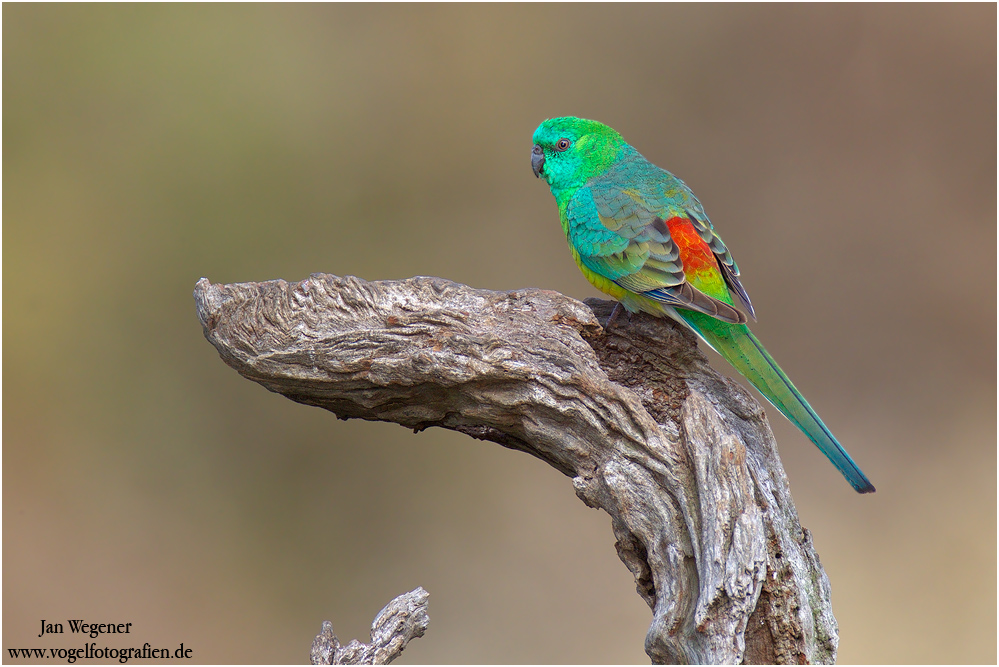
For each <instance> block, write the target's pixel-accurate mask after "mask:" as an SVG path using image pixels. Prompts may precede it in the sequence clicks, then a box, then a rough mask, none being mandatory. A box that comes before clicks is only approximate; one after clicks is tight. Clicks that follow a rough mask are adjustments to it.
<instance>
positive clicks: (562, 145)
mask: <svg viewBox="0 0 999 667" xmlns="http://www.w3.org/2000/svg"><path fill="white" fill-rule="evenodd" d="M569 143H570V142H569V140H568V139H566V138H565V137H562V138H561V139H559V140H558V141H556V142H555V150H557V151H558V152H560V153H561V152H562V151H567V150H569Z"/></svg>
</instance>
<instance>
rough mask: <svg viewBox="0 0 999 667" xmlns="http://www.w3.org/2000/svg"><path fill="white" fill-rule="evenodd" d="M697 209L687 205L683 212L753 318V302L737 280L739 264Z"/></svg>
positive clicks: (706, 218) (709, 222)
mask: <svg viewBox="0 0 999 667" xmlns="http://www.w3.org/2000/svg"><path fill="white" fill-rule="evenodd" d="M698 209H700V206H698V207H696V209H695V208H694V207H689V208H686V209H684V211H683V212H684V213H686V214H687V215H686V217H687V218H688V219H689V220H690V222H691V223H692V224H693V225H694V229H696V230H697V233H698V235H699V236H700V237H701V238H702V239H703V240H704V242H705V243H707V244H708V247H709V248H711V252H713V253H714V255H715V259H717V260H718V266H720V267H721V270H722V275H723V276H724V277H725V283H726V284H727V285H728V287H729V289H730V290H732V292H734V293H735V295H736V296H737V297H738V299H739V301H740V302H742V305H743V306H745V307H746V310H747V311H748V312H749V316H750V317H752V318H753V319H754V320H755V319H756V311H755V310H754V309H753V303H752V302H751V301H750V300H749V295H748V294H747V293H746V288H745V287H743V286H742V283H741V282H739V266H738V265H737V264H736V263H735V260H734V259H733V258H732V253H730V252H729V251H728V248H727V247H725V243H724V241H722V240H721V237H720V236H718V233H717V232H715V228H714V225H712V224H711V221H710V220H709V219H708V216H706V215H704V212H703V211H700V210H698Z"/></svg>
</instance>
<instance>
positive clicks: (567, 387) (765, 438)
mask: <svg viewBox="0 0 999 667" xmlns="http://www.w3.org/2000/svg"><path fill="white" fill-rule="evenodd" d="M195 300H196V303H197V308H198V316H199V318H200V319H201V322H202V325H203V327H204V332H205V336H206V337H207V338H208V340H209V341H210V342H211V343H212V344H213V345H214V346H215V347H216V349H217V350H218V352H219V354H220V355H221V357H222V359H223V360H224V361H225V362H226V363H227V364H228V365H229V366H231V367H232V368H234V369H235V370H236V371H237V372H239V373H240V374H241V375H243V376H244V377H246V378H248V379H251V380H253V381H255V382H258V383H260V384H262V385H263V386H265V387H267V388H268V389H270V390H271V391H275V392H278V393H280V394H283V395H284V396H287V397H288V398H290V399H292V400H294V401H298V402H300V403H305V404H308V405H315V406H319V407H322V408H325V409H327V410H330V411H332V412H334V413H335V414H336V415H337V416H338V417H340V418H342V419H349V418H352V417H358V418H361V419H370V420H382V421H391V422H395V423H398V424H401V425H403V426H406V427H408V428H412V429H415V430H422V429H425V428H428V427H430V426H440V427H443V428H449V429H453V430H456V431H460V432H462V433H467V434H468V435H471V436H473V437H475V438H479V439H483V440H491V441H493V442H497V443H499V444H501V445H503V446H504V447H510V448H513V449H518V450H521V451H524V452H527V453H529V454H531V455H533V456H536V457H537V458H539V459H541V460H543V461H545V462H546V463H548V464H549V465H551V466H553V467H555V468H556V469H558V470H560V471H561V472H563V473H565V474H566V475H568V476H569V477H571V478H572V481H573V486H574V488H575V491H576V494H577V495H578V496H579V498H580V499H582V500H583V502H585V503H586V504H587V505H589V506H591V507H596V508H600V509H603V510H604V511H606V512H607V513H608V514H609V515H610V516H611V526H612V528H613V531H614V536H615V537H616V539H617V544H616V547H617V551H618V555H619V556H620V558H621V560H622V561H623V562H624V564H625V565H626V566H627V567H628V569H629V570H631V572H632V573H633V574H634V576H635V581H636V584H637V588H638V593H639V594H640V595H641V596H642V598H643V599H644V600H645V601H646V602H647V603H648V604H649V607H650V608H651V609H652V624H651V626H650V628H649V630H648V633H647V635H646V640H645V650H646V652H647V653H648V655H649V656H650V657H651V658H652V661H653V662H655V663H739V662H742V661H744V660H745V661H747V662H753V663H759V662H767V663H772V662H776V663H780V664H787V663H801V662H809V663H831V662H834V661H835V656H836V647H837V641H838V635H837V626H836V620H835V618H834V617H833V615H832V608H831V604H830V592H829V581H828V579H827V577H826V574H825V572H824V571H823V569H822V566H821V564H820V563H819V559H818V556H817V554H816V553H815V550H814V549H813V547H812V543H811V540H810V538H809V535H808V533H807V531H805V530H803V529H802V528H801V526H800V524H799V522H798V517H797V513H796V511H795V508H794V504H793V502H792V500H791V495H790V491H789V489H788V484H787V478H786V476H785V474H784V470H783V467H782V466H781V463H780V458H779V457H778V454H777V448H776V444H775V442H774V438H773V434H772V433H771V431H770V427H769V424H768V422H767V419H766V416H765V415H764V412H763V410H762V409H761V408H760V406H759V404H758V403H757V402H756V401H755V400H754V399H753V398H752V396H751V395H750V394H749V392H748V391H746V390H745V389H743V388H742V387H741V386H740V385H738V384H737V383H734V382H731V381H729V380H728V379H726V378H724V377H722V376H721V375H719V374H718V373H717V372H715V371H714V370H713V369H712V368H711V367H710V366H709V365H708V363H707V360H706V359H705V357H704V356H703V355H702V354H701V353H700V352H699V351H698V349H697V343H696V339H695V338H694V337H693V335H692V334H690V333H688V332H687V331H686V330H684V329H683V328H682V327H680V326H679V325H677V324H674V323H673V322H672V321H670V320H664V319H656V318H652V317H648V316H645V315H635V316H633V317H631V318H628V317H627V316H625V317H622V318H619V320H618V322H617V323H616V324H615V325H614V326H613V327H612V328H611V329H610V331H605V330H604V329H603V328H602V327H601V325H600V321H599V320H602V321H606V319H607V317H608V316H609V314H610V311H611V306H612V305H613V304H612V303H610V302H606V301H599V300H588V301H587V304H583V303H580V302H579V301H575V300H573V299H570V298H568V297H565V296H563V295H561V294H558V293H556V292H550V291H544V290H537V289H525V290H515V291H512V292H493V291H487V290H477V289H473V288H470V287H467V286H465V285H460V284H456V283H453V282H450V281H447V280H443V279H441V278H425V277H418V278H412V279H409V280H401V281H384V282H366V281H363V280H360V279H358V278H353V277H346V278H340V277H337V276H332V275H318V274H317V275H313V276H312V277H310V278H308V279H306V280H303V281H301V282H299V283H287V282H285V281H283V280H277V281H270V282H264V283H243V284H235V285H212V284H210V283H209V282H208V281H207V280H206V279H202V280H201V281H199V282H198V285H197V288H196V290H195ZM598 318H599V320H598Z"/></svg>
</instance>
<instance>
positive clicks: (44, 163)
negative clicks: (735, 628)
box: [3, 4, 996, 663]
mask: <svg viewBox="0 0 999 667" xmlns="http://www.w3.org/2000/svg"><path fill="white" fill-rule="evenodd" d="M995 26H996V7H995V5H993V4H983V5H975V6H968V5H963V6H962V5H919V6H913V5H891V6H869V5H835V6H799V5H779V6H766V7H763V6H756V5H736V6H730V5H727V6H716V5H684V6H659V5H642V6H627V5H614V6H607V5H586V6H576V5H531V6H522V5H502V6H487V5H474V6H468V5H446V6H413V5H407V6H394V5H375V6H367V5H349V6H336V5H333V6H327V5H306V6H298V5H280V6H274V5H252V6H244V5H182V6H177V5H142V6H136V5H111V6H102V5H71V6H67V5H9V4H5V5H4V7H3V84H4V85H3V93H4V95H3V101H4V105H3V112H4V114H3V158H4V161H3V167H4V170H3V186H4V190H3V194H4V195H5V196H4V198H3V214H4V216H3V218H4V219H3V222H4V223H5V224H4V225H3V241H4V246H3V260H4V261H3V279H4V290H3V297H4V309H3V314H4V315H5V316H6V317H5V319H4V325H5V326H4V331H3V333H4V334H5V335H4V339H3V352H4V355H3V356H4V361H5V362H6V363H5V365H4V368H3V380H4V388H5V389H6V394H5V396H4V401H3V407H4V421H3V547H4V548H3V621H4V623H3V650H4V658H5V660H7V661H10V658H9V657H8V656H7V653H6V651H7V649H9V648H19V647H24V648H27V647H59V646H63V647H74V646H82V644H83V640H82V639H80V638H79V637H78V636H70V635H68V634H67V635H65V636H61V637H51V636H50V637H44V638H41V639H39V638H37V634H38V632H39V628H40V621H41V619H47V620H48V621H50V622H52V621H61V622H65V619H69V618H83V619H86V620H88V621H94V622H109V621H110V622H132V623H133V626H132V634H130V635H128V636H127V641H121V640H118V639H117V638H114V637H112V638H110V639H107V638H102V639H101V640H100V642H99V645H102V646H103V645H107V646H110V647H122V646H130V645H136V646H141V644H142V643H143V642H150V643H151V644H153V645H154V646H164V647H175V646H177V645H179V644H180V643H181V642H184V644H185V647H187V648H191V649H193V651H194V652H193V657H194V660H195V661H196V662H207V663H217V662H228V661H236V662H251V663H252V662H306V661H307V660H308V651H309V646H310V643H311V641H312V638H313V637H314V635H315V634H316V632H318V630H319V627H320V623H321V621H322V620H323V619H330V620H332V621H333V624H334V627H335V629H336V631H337V632H338V634H339V636H340V638H341V639H342V640H344V641H347V640H349V639H351V638H354V637H357V638H360V639H362V640H366V639H367V629H368V626H369V624H370V622H371V620H372V618H373V617H374V615H375V613H376V612H377V611H378V610H379V609H380V608H381V607H382V606H383V605H384V604H385V603H386V602H388V601H389V600H390V599H391V598H392V597H394V596H395V595H398V594H400V593H403V592H405V591H408V590H411V589H412V588H415V587H416V586H418V585H422V586H423V587H425V588H426V589H427V590H428V591H429V592H430V596H431V603H430V616H431V623H430V628H429V631H428V633H427V636H426V637H424V638H423V639H420V640H417V641H416V642H414V643H413V644H412V645H411V646H410V648H408V649H407V651H406V654H405V655H404V656H403V661H405V662H409V663H419V662H443V663H448V662H645V661H646V660H647V658H646V656H645V654H644V652H643V649H642V642H643V639H644V636H645V631H646V629H647V627H648V623H649V621H650V618H651V616H650V612H649V610H648V608H647V607H646V606H645V605H644V603H643V602H642V601H641V600H640V598H639V597H638V595H637V594H636V593H635V592H634V584H633V581H632V577H631V575H630V574H629V573H628V571H627V570H626V568H625V567H624V565H623V564H621V563H620V562H619V561H618V559H617V557H616V555H615V551H614V546H613V537H612V534H611V530H610V522H609V520H608V517H607V516H606V515H605V514H603V513H600V512H597V511H594V510H591V509H588V508H586V507H585V506H584V505H583V504H582V503H581V502H580V501H579V500H578V499H576V497H575V496H574V494H573V491H572V486H571V483H570V480H569V479H568V478H565V477H563V476H561V475H560V474H559V473H557V472H555V471H554V470H551V469H549V468H547V467H546V466H545V465H544V464H542V463H540V462H539V461H536V460H534V459H531V458H529V457H527V456H525V455H523V454H520V453H516V452H512V451H508V450H505V449H503V448H501V447H499V446H497V445H494V444H491V443H484V442H479V441H475V440H472V439H470V438H466V437H463V436H460V435H458V434H454V433H450V432H444V431H440V430H430V431H428V432H424V433H421V434H419V435H414V434H413V433H412V432H409V431H406V430H404V429H402V428H399V427H397V426H394V425H390V424H380V423H367V422H340V421H338V420H336V419H335V418H334V416H333V415H332V414H330V413H326V412H323V411H321V410H318V409H315V408H307V407H304V406H301V405H297V404H294V403H292V402H290V401H288V400H286V399H284V398H281V397H279V396H277V395H274V394H270V393H268V392H267V391H265V390H264V389H263V388H261V387H259V386H257V385H255V384H253V383H250V382H248V381H246V380H244V379H242V378H240V377H239V376H238V375H237V374H236V373H235V372H233V371H232V370H230V369H229V368H227V367H226V366H225V365H224V364H223V363H222V362H221V361H220V360H219V358H218V355H217V354H216V352H215V350H214V349H213V348H212V347H211V346H210V345H209V344H208V343H207V342H206V341H205V339H204V338H203V336H202V333H201V328H200V325H199V323H198V320H197V317H196V315H195V311H194V304H193V300H192V297H191V292H192V290H193V288H194V284H195V282H196V281H197V280H198V278H200V277H202V276H205V277H207V278H209V279H210V280H212V281H213V282H239V281H255V280H266V279H272V278H285V279H288V280H300V279H302V278H305V277H307V276H308V275H309V274H310V273H312V272H328V273H335V274H338V275H346V274H351V275H356V276H360V277H362V278H366V279H369V280H375V279H390V278H405V277H409V276H413V275H437V276H443V277H445V278H449V279H451V280H455V281H459V282H464V283H468V284H470V285H473V286H476V287H481V288H491V289H497V290H503V289H513V288H520V287H543V288H548V289H555V290H559V291H561V292H564V293H566V294H569V295H571V296H574V297H577V298H583V297H586V296H590V295H592V294H594V291H593V290H592V288H591V287H590V286H589V285H588V284H587V283H586V282H585V280H584V279H583V278H582V276H580V275H579V273H578V271H577V270H576V268H575V266H574V265H573V262H572V260H571V258H570V256H569V253H568V251H567V249H566V246H565V240H564V238H563V236H562V232H561V230H560V227H559V223H558V219H557V212H556V207H555V203H554V200H553V199H552V197H551V195H550V193H549V192H548V190H547V187H546V186H545V185H544V183H542V182H539V181H537V180H535V179H534V177H533V176H532V174H531V171H530V166H529V158H528V155H529V153H530V148H531V133H532V132H533V130H534V128H535V127H536V126H537V125H538V123H539V122H540V121H541V120H543V119H544V118H546V117H549V116H557V115H569V114H571V115H579V116H584V117H591V118H596V119H599V120H602V121H604V122H606V123H608V124H610V125H612V126H613V127H615V128H616V129H617V130H619V131H620V132H621V133H622V134H623V135H624V136H625V138H626V139H628V140H629V141H630V142H631V143H632V144H634V145H635V146H636V147H637V148H638V149H639V150H640V151H641V152H642V153H643V154H644V155H646V156H647V157H648V158H649V159H650V160H652V161H653V162H655V163H657V164H659V165H660V166H663V167H665V168H667V169H670V170H671V171H673V172H674V173H676V174H677V175H678V176H680V177H681V178H683V179H684V180H685V181H686V182H687V183H688V184H689V185H690V186H691V187H692V188H693V189H694V191H695V192H696V193H697V195H698V196H699V197H700V199H701V200H702V202H703V203H704V205H705V207H706V210H707V212H708V214H709V215H710V216H711V218H712V220H713V221H714V223H715V225H716V227H717V228H718V229H719V230H720V232H721V234H722V235H723V236H724V238H725V241H726V242H727V244H728V245H729V247H730V248H731V249H732V250H733V252H734V255H735V257H736V259H737V260H738V262H739V265H740V267H741V268H742V271H743V276H744V279H745V280H744V283H745V285H746V287H747V289H748V290H749V293H750V294H751V295H752V298H753V302H754V304H755V305H756V308H757V311H758V313H759V316H760V321H759V323H758V325H756V326H754V330H755V331H756V333H757V334H758V336H759V337H760V339H762V340H763V341H764V343H765V344H766V345H767V346H768V348H769V349H770V351H771V352H772V353H773V354H774V356H775V357H776V358H777V359H778V360H779V361H780V362H781V364H782V365H783V367H784V368H785V370H786V371H787V372H788V374H789V375H790V376H791V377H792V378H793V379H794V380H795V382H796V384H797V385H798V387H799V388H800V389H801V390H802V391H803V392H804V394H805V395H806V396H808V397H809V399H810V401H811V402H812V403H813V405H815V406H816V407H817V409H818V410H819V412H820V413H821V414H822V415H823V417H824V419H825V420H826V422H827V423H828V424H829V426H830V427H831V428H832V429H833V431H834V432H835V433H836V434H837V435H838V436H839V438H840V440H842V442H843V443H844V444H845V446H846V447H847V448H848V449H849V450H850V452H851V453H852V454H853V455H854V457H855V458H856V459H857V461H858V462H859V463H860V464H861V466H862V467H863V469H864V470H865V471H866V472H867V474H868V475H869V476H870V477H871V479H872V480H873V481H874V483H875V484H876V485H877V487H878V493H877V494H875V495H873V496H863V497H862V496H858V495H857V494H855V493H854V492H853V491H852V490H851V489H850V487H849V486H848V485H847V484H846V482H844V480H843V479H841V477H840V475H839V474H838V473H837V472H836V471H835V469H834V468H833V467H832V466H831V465H829V464H828V462H826V461H825V459H824V458H823V457H822V456H821V455H820V454H819V453H818V452H817V451H816V450H815V448H814V447H812V445H811V444H810V443H808V441H806V440H805V439H804V438H803V437H802V436H801V435H800V434H799V433H797V432H796V431H795V430H794V429H793V428H792V427H791V426H789V425H788V424H787V422H786V421H784V420H783V419H782V418H781V417H780V416H779V415H778V414H776V412H775V411H773V410H771V409H768V413H769V414H770V416H771V419H772V420H773V427H774V431H775V433H776V436H777V439H778V442H779V444H780V449H781V453H782V456H783V460H784V463H785V465H786V468H787V472H788V476H789V479H790V482H791V489H792V492H793V493H794V497H795V500H796V502H797V504H798V509H799V512H800V515H801V519H802V523H803V524H804V525H805V526H806V527H808V528H809V529H810V530H811V531H812V534H813V537H814V540H815V544H816V545H817V548H818V551H819V554H820V555H821V557H822V562H823V564H824V566H825V567H826V570H827V572H828V574H829V578H830V580H831V582H832V590H833V604H834V611H835V613H836V616H837V618H838V620H839V624H840V631H841V637H840V660H841V662H845V663H849V662H903V663H904V662H945V663H949V662H984V663H990V662H991V663H994V662H995V660H996V634H995V632H996V411H995V406H996V375H995V368H996V354H995V349H996V348H995V345H994V343H995V340H996V327H995V323H996V309H995V303H996V292H995V284H996V283H995V274H994V267H995V265H996V255H995V248H996V153H995V146H996V32H995ZM715 361H716V362H717V361H718V360H717V358H715ZM722 367H723V366H722V365H721V364H720V363H719V368H722ZM725 372H729V371H728V369H725ZM67 631H68V629H67Z"/></svg>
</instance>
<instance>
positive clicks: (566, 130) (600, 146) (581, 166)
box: [531, 116, 628, 193]
mask: <svg viewBox="0 0 999 667" xmlns="http://www.w3.org/2000/svg"><path fill="white" fill-rule="evenodd" d="M627 145H628V144H626V143H625V142H624V139H622V138H621V135H620V134H618V133H617V132H615V131H614V130H612V129H611V128H609V127H607V126H606V125H604V124H603V123H598V122H597V121H595V120H586V119H585V118H576V117H574V116H564V117H562V118H549V119H548V120H546V121H545V122H543V123H541V125H539V126H538V129H536V130H535V131H534V147H533V148H532V149H531V168H532V169H533V170H534V175H535V176H537V177H538V178H544V179H545V180H546V181H547V182H548V185H550V186H551V189H552V192H553V193H554V192H555V191H556V190H562V189H566V188H569V189H575V188H578V187H580V186H582V185H583V184H584V183H586V181H588V180H589V179H590V178H592V177H593V176H597V175H599V174H602V173H603V172H604V171H606V170H607V168H608V167H610V165H611V164H612V163H613V162H614V160H615V159H616V158H617V157H618V155H619V154H620V153H621V151H622V150H623V149H624V147H626V146H627Z"/></svg>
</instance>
